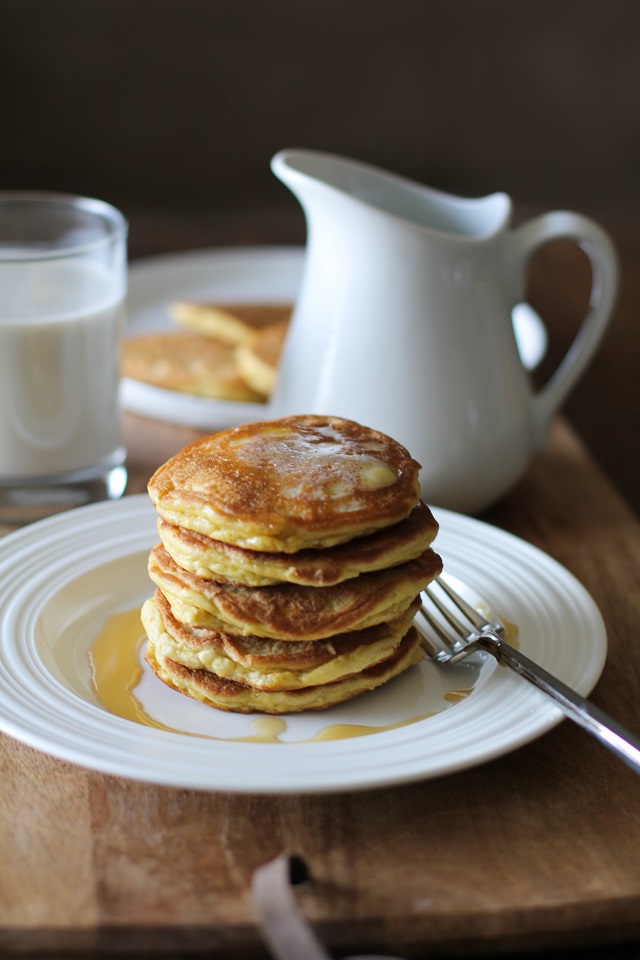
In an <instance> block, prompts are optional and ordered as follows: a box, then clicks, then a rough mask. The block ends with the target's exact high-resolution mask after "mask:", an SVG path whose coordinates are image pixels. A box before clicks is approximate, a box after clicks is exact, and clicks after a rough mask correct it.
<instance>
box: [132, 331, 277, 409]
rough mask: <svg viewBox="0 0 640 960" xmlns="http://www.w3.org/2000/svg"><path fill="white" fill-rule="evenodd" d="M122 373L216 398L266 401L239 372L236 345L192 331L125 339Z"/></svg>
mask: <svg viewBox="0 0 640 960" xmlns="http://www.w3.org/2000/svg"><path fill="white" fill-rule="evenodd" d="M122 373H123V375H124V376H125V377H131V379H133V380H141V381H142V382H143V383H150V384H152V385H153V386H156V387H163V388H164V389H165V390H179V391H181V392H183V393H191V394H195V395H196V396H202V397H212V398H214V399H217V400H244V401H253V402H260V401H264V399H265V398H264V395H263V394H260V393H258V392H257V391H256V390H253V389H252V388H251V387H250V386H248V384H247V383H246V381H245V380H244V379H243V378H242V377H241V376H240V374H239V373H238V368H237V364H236V361H235V358H234V352H233V348H232V347H229V346H227V345H226V344H224V343H218V342H217V341H215V340H211V339H209V338H207V337H199V336H197V335H196V334H192V333H156V334H146V335H144V336H140V337H130V338H129V339H127V340H125V342H124V347H123V356H122Z"/></svg>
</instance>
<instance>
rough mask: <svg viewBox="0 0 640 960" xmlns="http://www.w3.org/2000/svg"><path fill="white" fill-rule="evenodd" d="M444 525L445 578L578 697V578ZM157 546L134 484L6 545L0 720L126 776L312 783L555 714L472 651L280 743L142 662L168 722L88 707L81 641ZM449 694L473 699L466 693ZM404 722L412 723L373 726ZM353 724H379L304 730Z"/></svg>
mask: <svg viewBox="0 0 640 960" xmlns="http://www.w3.org/2000/svg"><path fill="white" fill-rule="evenodd" d="M438 519H439V521H440V532H439V534H438V538H437V541H436V546H437V549H438V550H439V552H440V553H441V555H442V556H443V559H444V563H445V568H446V570H447V572H448V573H449V574H450V575H452V576H455V577H457V578H459V579H460V580H461V581H462V582H463V583H464V584H465V585H467V587H468V588H469V589H470V590H471V591H472V592H473V593H475V594H477V595H479V596H481V597H483V598H485V600H486V601H487V603H488V604H489V605H490V607H491V609H493V610H495V611H499V612H500V614H501V615H502V616H503V617H505V618H506V619H507V620H508V621H510V622H511V623H515V624H517V626H518V629H519V639H518V643H519V645H520V647H521V648H522V649H523V650H524V651H525V652H526V653H527V654H528V655H529V656H530V657H532V658H533V659H534V660H537V661H538V662H539V663H540V664H542V665H543V666H544V667H546V668H547V670H549V671H551V672H552V673H555V674H556V675H557V676H559V677H560V678H561V679H562V680H564V682H565V683H568V684H569V685H570V686H572V687H574V688H575V689H576V690H578V691H579V692H581V693H582V694H587V693H588V692H589V691H590V690H591V689H592V688H593V686H594V685H595V683H596V681H597V679H598V677H599V675H600V672H601V670H602V667H603V665H604V660H605V655H606V634H605V629H604V625H603V622H602V618H601V616H600V614H599V612H598V609H597V608H596V606H595V604H594V602H593V600H592V599H591V598H590V596H589V595H588V594H587V592H586V591H585V590H584V588H583V587H582V586H581V585H580V584H579V583H578V582H577V581H576V579H575V578H574V577H573V576H572V575H571V574H570V573H569V572H568V571H567V570H565V569H564V568H563V567H561V566H560V565H559V564H558V563H556V562H555V561H554V560H552V559H551V558H550V557H548V556H547V555H546V554H543V553H541V552H540V551H539V550H537V549H535V548H533V547H531V546H530V545H528V544H526V543H524V542H523V541H522V540H519V539H517V538H515V537H513V536H510V535H508V534H506V533H504V532H502V531H500V530H498V529H495V528H493V527H490V526H488V525H486V524H484V523H481V522H480V521H477V520H473V519H469V518H468V517H464V516H461V515H458V514H455V513H450V512H448V511H446V510H439V511H438ZM156 539H157V538H156V532H155V512H154V510H153V509H152V507H151V504H150V503H149V501H148V498H147V497H146V495H139V496H134V497H129V498H125V499H124V500H121V501H119V502H116V503H102V504H97V505H91V506H88V507H82V508H80V509H77V510H73V511H70V512H68V513H65V514H60V515H58V516H56V517H52V518H49V519H47V520H44V521H41V522H39V523H35V524H33V525H31V526H29V527H26V528H24V529H23V530H21V531H19V532H17V533H14V534H11V535H9V536H7V537H5V538H4V539H3V540H2V541H0V610H1V611H2V612H1V614H0V729H2V730H3V731H4V732H6V733H8V734H9V735H11V736H13V737H16V738H17V739H19V740H21V741H23V742H25V743H27V744H30V745H31V746H33V747H36V748H38V749H40V750H43V751H45V752H47V753H50V754H53V755H54V756H56V757H60V758H62V759H65V760H68V761H71V762H72V763H77V764H80V765H82V766H85V767H89V768H92V769H95V770H99V771H102V772H105V773H111V774H117V775H120V776H124V777H131V778H134V779H139V780H145V781H150V782H154V783H160V784H166V785H172V786H178V787H184V788H194V789H206V790H221V791H235V792H250V793H313V792H328V791H341V790H357V789H364V788H370V787H381V786H385V785H391V784H399V783H405V782H410V781H415V780H420V779H425V778H430V777H436V776H439V775H442V774H445V773H449V772H451V771H455V770H462V769H464V768H467V767H472V766H474V765H476V764H480V763H482V762H484V761H486V760H489V759H490V758H492V757H497V756H499V755H501V754H504V753H507V752H508V751H511V750H513V749H515V748H517V747H519V746H521V745H522V744H525V743H527V742H528V741H530V740H532V739H534V738H535V737H538V736H539V735H540V734H542V733H543V732H544V731H546V730H548V729H549V728H551V727H553V726H554V725H555V724H557V723H558V722H559V720H560V719H561V718H562V717H561V714H560V711H559V710H558V708H557V707H555V706H554V705H553V704H552V703H551V702H550V701H549V700H547V699H546V698H545V697H544V695H543V694H541V693H539V692H538V691H536V690H535V689H534V688H533V687H531V686H530V685H528V684H527V683H526V682H525V681H523V680H521V679H520V678H518V677H517V676H515V675H514V674H512V673H510V672H508V671H507V670H503V669H500V668H498V667H496V665H495V663H494V661H493V660H492V659H491V658H488V657H487V656H486V655H484V654H479V655H475V656H474V658H473V662H472V658H469V659H467V660H466V661H464V663H462V664H460V665H459V666H458V667H455V668H446V667H444V668H443V667H436V666H435V665H434V664H433V663H431V662H430V661H424V662H423V663H421V664H420V665H418V666H417V667H414V668H412V669H411V670H409V671H407V672H406V673H405V674H404V675H402V676H401V677H399V678H397V679H396V680H394V681H392V682H391V683H389V684H387V685H386V686H385V687H383V688H381V689H380V690H377V691H373V692H371V693H368V694H365V695H363V696H361V697H358V698H356V699H355V700H353V701H351V702H350V703H348V704H345V705H343V706H338V707H335V708H332V709H330V710H328V711H321V712H318V713H308V714H294V715H289V716H287V717H286V718H284V720H276V722H279V723H281V725H282V727H283V732H282V742H275V743H269V742H236V741H237V738H242V737H247V736H252V735H254V734H255V733H256V731H257V730H259V725H260V723H263V722H264V719H265V718H260V717H259V716H258V715H255V714H254V715H250V716H241V715H235V714H229V713H223V712H221V711H218V710H214V709H212V708H210V707H206V706H204V705H203V704H200V703H197V702H195V701H193V700H190V699H189V698H187V697H184V696H182V695H181V694H179V693H176V692H174V691H172V690H169V689H167V688H166V687H165V686H164V684H162V683H161V682H160V681H159V680H157V679H156V678H155V677H154V676H153V675H152V674H151V673H150V671H148V668H147V669H146V671H143V676H142V681H141V683H140V685H139V686H138V688H136V690H135V691H134V694H135V696H136V697H137V698H138V699H139V701H140V703H141V704H142V706H143V708H144V710H145V711H146V712H147V713H148V714H149V715H151V716H153V717H154V718H155V719H156V720H157V721H159V722H160V723H163V724H165V725H166V726H167V727H170V728H172V729H156V728H153V727H149V726H145V725H143V724H142V723H138V722H134V721H132V720H127V719H123V717H122V716H118V715H115V714H113V713H110V712H108V711H107V710H106V709H105V708H104V707H103V706H101V705H100V703H99V701H98V700H97V698H96V696H95V694H94V692H93V690H92V687H91V682H90V671H89V661H88V650H89V648H90V646H91V644H92V642H93V640H94V638H95V637H96V636H97V635H98V634H99V633H100V631H101V630H102V628H103V625H104V623H105V621H106V620H107V619H108V618H109V617H111V616H113V615H114V614H117V613H121V612H124V611H128V610H132V609H134V608H137V607H138V606H139V605H140V603H141V602H142V601H143V600H144V599H145V598H146V597H147V596H150V595H151V593H152V591H153V587H152V584H151V583H150V581H149V580H148V577H147V572H146V559H147V553H148V550H149V548H150V547H151V546H152V545H153V544H154V543H155V542H156ZM145 667H146V665H145ZM460 690H463V691H466V693H467V695H466V696H463V697H462V699H459V698H458V695H457V694H456V691H460ZM419 717H425V719H415V718H419ZM398 723H404V724H405V725H403V726H397V727H395V728H394V729H387V730H383V731H380V732H375V729H376V728H377V727H384V726H388V725H393V724H398ZM346 724H359V725H363V726H365V727H368V728H369V729H370V730H373V732H369V734H368V735H365V736H358V737H353V736H351V737H348V738H346V739H328V740H325V741H318V740H314V738H315V737H318V736H319V735H322V731H324V732H325V734H326V732H327V730H334V731H335V730H336V729H342V730H343V729H344V727H343V725H346ZM284 727H286V729H284ZM191 734H195V735H191Z"/></svg>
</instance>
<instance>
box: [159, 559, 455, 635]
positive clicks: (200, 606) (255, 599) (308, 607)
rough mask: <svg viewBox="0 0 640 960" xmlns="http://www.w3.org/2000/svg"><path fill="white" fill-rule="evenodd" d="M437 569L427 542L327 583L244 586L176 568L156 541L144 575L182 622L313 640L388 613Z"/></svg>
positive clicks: (398, 609) (401, 608)
mask: <svg viewBox="0 0 640 960" xmlns="http://www.w3.org/2000/svg"><path fill="white" fill-rule="evenodd" d="M441 569H442V562H441V560H440V557H439V556H438V555H437V554H436V553H434V551H433V550H431V549H428V550H426V551H425V552H424V553H423V554H422V556H420V557H419V558H418V559H417V560H410V561H409V562H408V563H403V564H400V565H399V566H397V567H392V568H391V569H389V570H378V571H375V572H373V573H363V574H362V575H361V576H359V577H355V578H353V579H351V580H345V581H344V582H342V583H338V584H336V585H335V586H332V587H323V588H322V589H318V588H317V587H304V586H299V585H298V584H293V583H284V584H277V585H276V586H272V587H246V586H242V585H236V584H223V583H216V582H215V581H214V580H203V579H202V578H201V577H196V576H195V574H193V573H189V572H188V571H186V570H183V569H182V568H181V567H179V566H178V565H177V564H176V563H175V562H174V560H172V558H171V557H170V556H169V554H168V553H167V551H166V550H165V549H164V547H163V546H162V545H161V544H158V545H157V546H155V547H154V548H153V550H152V551H151V554H150V556H149V576H150V577H151V579H152V580H153V581H154V583H155V584H156V585H157V586H158V587H160V589H161V591H162V593H163V594H164V595H165V597H166V598H167V600H168V601H169V603H170V604H171V609H172V611H173V614H174V616H175V617H176V618H177V619H178V620H180V621H181V622H182V623H186V624H189V625H190V626H196V627H207V628H209V629H212V630H221V631H223V632H230V633H237V634H241V635H243V636H247V635H250V634H255V635H256V636H259V637H271V638H273V639H276V640H293V641H299V640H320V639H323V638H325V637H330V636H333V635H334V634H336V633H346V632H347V631H350V630H363V629H364V628H365V627H370V626H373V625H374V624H376V623H383V622H385V621H389V620H394V619H395V618H396V617H398V616H401V615H402V614H403V613H404V612H405V611H406V609H407V608H408V607H409V606H410V605H411V603H412V602H413V600H414V599H415V597H416V596H417V595H418V594H419V592H420V591H421V590H422V589H424V587H426V586H427V584H428V583H429V582H430V581H431V580H433V578H434V577H435V576H437V575H438V574H439V573H440V571H441Z"/></svg>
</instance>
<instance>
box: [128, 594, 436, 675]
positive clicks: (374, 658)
mask: <svg viewBox="0 0 640 960" xmlns="http://www.w3.org/2000/svg"><path fill="white" fill-rule="evenodd" d="M418 606H419V600H417V601H416V603H415V604H413V605H412V606H411V607H410V608H409V610H408V611H407V612H406V613H405V615H404V616H403V617H399V618H398V619H397V620H394V621H392V622H391V623H381V624H378V625H376V626H375V627H370V628H369V629H368V630H354V631H352V632H351V633H343V634H339V635H338V636H335V637H331V638H330V639H327V640H312V641H302V642H300V643H291V642H289V643H284V642H282V641H280V640H268V639H265V638H264V637H240V636H233V635H231V634H228V633H223V632H221V631H213V630H203V629H198V628H194V627H188V626H185V625H184V624H181V623H179V621H178V620H176V619H175V617H174V616H173V614H172V612H171V608H170V606H169V604H168V602H167V600H166V598H165V597H164V596H163V594H162V592H161V591H160V590H156V593H155V596H154V597H153V598H152V599H149V600H147V601H146V603H145V604H144V606H143V608H142V622H143V624H144V626H145V630H146V632H147V636H148V637H150V638H151V639H152V640H153V644H154V646H155V649H156V651H157V652H158V653H160V654H162V656H163V657H168V658H169V659H170V660H173V661H175V662H176V663H181V664H183V666H185V667H190V668H192V669H194V670H208V671H209V672H210V673H215V674H216V676H218V677H222V678H224V679H227V680H235V681H236V682H237V683H243V684H244V685H245V686H250V687H254V688H256V689H259V690H296V689H299V688H301V687H312V686H318V685H320V684H323V683H333V682H334V681H335V680H341V679H343V678H344V677H348V676H351V675H352V674H354V673H359V672H360V671H362V670H365V669H367V668H368V667H372V666H374V665H375V664H376V663H379V662H380V661H381V660H386V659H387V658H388V657H390V656H391V655H392V654H393V652H394V651H395V650H396V648H397V647H398V645H399V644H400V641H401V640H402V638H403V637H404V635H405V634H406V633H407V631H408V630H409V628H410V626H411V623H412V620H413V617H414V616H415V613H416V610H417V608H418Z"/></svg>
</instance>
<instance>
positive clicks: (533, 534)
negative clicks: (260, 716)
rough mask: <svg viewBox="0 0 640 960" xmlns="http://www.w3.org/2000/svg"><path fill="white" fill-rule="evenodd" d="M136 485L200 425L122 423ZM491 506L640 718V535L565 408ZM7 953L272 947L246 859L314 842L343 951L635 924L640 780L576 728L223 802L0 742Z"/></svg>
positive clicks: (622, 711) (535, 939)
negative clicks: (469, 764)
mask: <svg viewBox="0 0 640 960" xmlns="http://www.w3.org/2000/svg"><path fill="white" fill-rule="evenodd" d="M126 435H127V436H126V439H127V442H128V444H129V449H130V471H131V481H130V492H137V491H139V490H142V489H144V487H145V484H146V479H147V478H148V477H149V475H150V474H151V472H152V471H153V469H154V468H155V467H156V466H157V465H158V464H159V463H161V462H162V461H163V460H164V459H166V457H168V456H169V455H170V454H171V453H173V452H175V450H177V449H179V447H181V446H182V445H183V444H184V443H186V442H188V441H189V440H190V439H192V438H193V437H195V436H196V435H197V433H196V432H195V431H191V430H185V429H182V428H178V427H173V426H168V425H166V424H159V423H153V422H151V421H146V420H144V419H142V418H139V417H133V416H128V417H127V420H126ZM485 519H486V520H487V521H489V522H491V523H494V524H497V525H499V526H502V527H504V528H505V529H508V530H510V531H512V532H513V533H515V534H518V535H520V536H522V537H524V538H525V539H527V540H529V541H530V542H532V543H535V544H536V545H537V546H539V547H541V548H542V549H544V550H546V551H547V552H549V553H550V554H551V555H552V556H554V557H555V558H556V559H557V560H559V561H560V562H561V563H563V564H564V565H566V566H567V567H568V568H569V569H570V570H571V571H572V572H573V573H574V574H575V575H576V576H577V577H578V578H579V579H580V580H581V581H582V583H583V584H584V585H585V586H586V587H587V589H588V590H589V591H590V592H591V594H592V595H593V597H594V599H595V600H596V602H597V603H598V605H599V607H600V609H601V611H602V613H603V615H604V619H605V622H606V624H607V628H608V633H609V643H610V649H609V656H608V660H607V664H606V667H605V670H604V674H603V676H602V679H601V681H600V682H599V683H598V685H597V687H596V690H595V691H594V693H593V697H592V698H593V700H594V701H595V702H596V703H597V704H599V705H600V706H602V707H604V708H605V709H606V710H608V711H609V712H610V713H612V714H614V715H615V716H616V717H617V719H619V720H620V721H622V722H623V723H625V724H627V725H628V726H630V727H632V728H634V729H636V730H640V705H639V701H638V694H637V691H638V689H640V676H639V673H640V647H639V644H638V637H637V623H638V613H639V610H638V605H639V604H638V597H639V596H640V591H639V589H638V587H639V583H638V581H639V578H640V575H639V571H640V527H639V525H638V523H637V521H636V520H635V518H634V516H633V514H632V513H631V512H630V511H629V509H628V508H627V507H626V505H625V504H624V502H623V501H622V500H621V499H620V498H619V496H618V495H617V494H616V492H615V491H614V489H613V488H612V487H611V485H610V484H609V482H608V481H607V480H606V479H605V478H604V476H603V475H602V473H601V472H600V471H599V470H598V469H597V467H596V466H595V465H594V463H593V462H592V460H591V459H590V458H589V456H588V454H587V452H586V450H585V449H584V447H583V446H582V444H581V443H580V442H579V441H578V440H577V439H576V437H575V435H574V434H573V433H572V431H571V430H570V428H568V427H567V425H566V424H565V423H563V422H559V423H557V424H556V425H555V426H554V431H553V437H552V442H551V445H550V448H549V450H548V452H546V453H545V454H543V455H540V456H539V457H538V458H537V459H536V460H535V461H534V463H533V464H532V466H531V469H530V470H529V472H528V473H527V475H526V477H525V478H524V480H523V481H522V483H521V484H520V485H519V486H518V487H517V489H515V490H514V491H513V492H512V494H511V495H510V496H509V497H508V498H507V499H506V500H505V501H504V502H503V503H502V504H501V505H500V506H499V507H498V508H496V509H494V510H493V511H491V513H489V514H487V516H486V517H485ZM0 762H1V764H2V766H1V772H0V809H1V811H2V817H1V818H0V849H1V850H2V858H1V860H0V918H1V919H0V951H4V954H5V955H7V956H11V955H25V954H27V955H28V954H29V952H30V953H31V954H32V955H33V956H35V955H46V956H59V957H66V956H71V955H77V956H85V955H86V956H93V955H95V954H97V955H100V956H114V957H116V956H125V955H131V956H134V955H135V956H143V955H145V954H146V953H148V952H149V953H155V952H157V953H158V955H173V956H176V957H177V956H195V955H205V954H206V955H212V956H221V957H226V956H229V957H261V956H264V955H265V954H264V949H263V947H262V945H261V942H260V938H259V934H258V929H257V925H256V918H255V914H254V911H253V906H252V903H251V898H250V881H251V876H252V872H253V871H254V870H255V868H256V867H258V866H259V865H261V864H262V863H264V862H265V861H267V860H269V859H271V858H272V857H274V856H276V855H277V854H278V853H280V852H281V851H282V850H285V849H286V850H295V851H297V852H298V853H300V854H301V855H303V856H304V858H305V860H306V861H307V863H308V865H309V867H310V869H311V872H312V878H313V879H312V882H311V883H310V884H308V885H306V887H305V888H302V889H301V894H300V903H301V905H302V907H303V909H304V912H305V915H306V916H307V917H308V918H309V920H310V921H311V922H312V923H313V924H314V927H315V929H316V930H317V931H318V933H319V934H320V936H321V937H322V939H323V941H324V942H325V943H326V944H327V946H328V947H329V948H330V949H331V950H332V951H334V952H335V953H336V954H338V955H339V954H340V953H341V952H342V953H344V952H349V951H350V952H359V953H364V952H366V951H374V952H378V953H390V954H394V955H396V956H406V957H413V956H424V955H425V954H426V953H427V951H428V952H429V956H438V955H448V956H452V955H459V956H460V955H462V956H474V955H479V954H482V953H486V952H487V951H500V952H505V951H506V952H507V953H508V952H512V953H513V952H515V951H518V950H531V949H534V948H544V947H548V946H549V945H550V944H553V945H554V947H556V948H557V947H558V946H562V945H568V946H574V945H575V946H578V945H583V944H594V943H600V942H605V943H606V942H614V941H621V940H625V939H628V938H631V937H633V936H637V935H640V791H639V789H638V788H639V782H638V778H637V775H636V774H634V773H633V772H632V771H630V770H629V769H627V768H626V767H625V766H624V765H623V764H621V763H620V762H619V761H617V760H616V759H615V758H614V757H612V756H611V755H610V754H609V753H608V752H607V751H606V750H605V749H604V748H603V747H602V746H601V745H599V744H597V743H596V742H595V741H593V740H592V739H591V738H590V737H588V736H587V735H586V734H585V733H583V732H582V731H580V730H579V729H578V728H576V727H575V726H574V725H572V724H571V723H570V722H568V721H565V722H563V723H562V724H561V725H560V726H559V727H558V728H556V729H555V730H553V731H552V732H550V733H548V734H546V735H544V736H543V737H541V738H540V739H539V740H537V741H536V742H534V743H532V744H530V745H528V746H526V747H524V748H522V749H520V750H517V751H516V752H514V753H512V754H510V755H508V756H506V757H503V758H501V759H498V760H495V761H493V762H490V763H487V764H485V765H483V766H481V767H479V768H477V769H472V770H468V771H465V772H462V773H458V774H455V775H451V776H448V777H444V778H441V779H437V780H433V781H428V782H425V783H418V784H415V785H411V786H406V787H398V788H391V789H384V790H374V791H371V792H364V793H347V794H342V795H335V796H330V795H329V796H279V797H265V796H232V795H226V794H216V793H205V792H195V791H188V790H179V789H170V788H163V787H157V786H154V785H149V784H144V783H138V782H135V781H126V780H124V779H119V778H116V777H111V776H106V775H101V774H97V773H92V772H89V771H86V770H84V769H81V768H78V767H74V766H71V765H69V764H67V763H65V762H61V761H59V760H55V759H53V758H51V757H48V756H45V755H44V754H42V753H39V752H37V751H35V750H33V749H31V748H29V747H26V746H24V745H22V744H20V743H18V742H17V741H15V740H13V739H10V738H8V737H5V738H2V741H1V752H0Z"/></svg>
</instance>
